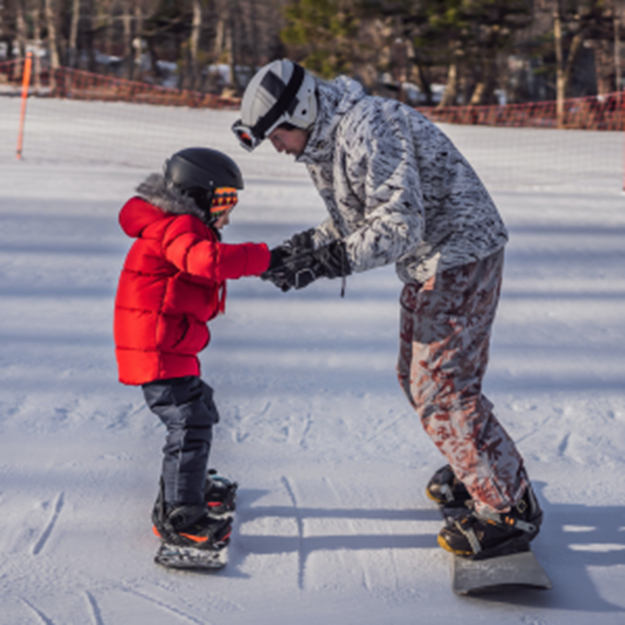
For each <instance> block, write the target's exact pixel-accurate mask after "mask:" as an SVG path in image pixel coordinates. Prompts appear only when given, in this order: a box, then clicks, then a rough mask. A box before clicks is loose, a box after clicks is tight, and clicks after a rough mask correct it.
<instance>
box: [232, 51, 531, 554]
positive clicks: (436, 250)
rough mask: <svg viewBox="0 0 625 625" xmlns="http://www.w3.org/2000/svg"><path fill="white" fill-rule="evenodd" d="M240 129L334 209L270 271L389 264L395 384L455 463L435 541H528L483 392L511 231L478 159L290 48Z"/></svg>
mask: <svg viewBox="0 0 625 625" xmlns="http://www.w3.org/2000/svg"><path fill="white" fill-rule="evenodd" d="M232 129H233V132H234V133H235V134H236V136H237V137H238V139H239V141H240V143H241V145H242V146H243V147H245V148H246V149H248V150H253V149H254V148H255V147H256V146H257V145H258V144H259V143H261V142H262V141H263V140H264V139H269V140H270V141H271V143H272V144H273V146H274V147H275V149H276V150H277V151H278V152H285V153H287V154H291V155H293V156H295V158H296V161H297V162H299V163H304V164H305V165H306V167H307V168H308V171H309V173H310V175H311V178H312V180H313V183H314V184H315V186H316V187H317V190H318V191H319V193H320V195H321V197H322V198H323V200H324V202H325V204H326V207H327V210H328V213H329V217H328V219H327V220H325V221H324V222H323V223H322V224H320V225H319V226H317V227H316V228H312V229H310V230H307V231H305V232H301V233H298V234H295V235H294V236H293V237H292V238H291V239H290V240H288V241H286V242H285V243H284V244H283V245H280V246H278V247H276V248H275V249H273V250H272V251H271V255H272V261H271V265H270V268H269V270H268V271H267V272H266V273H265V274H264V278H265V279H268V280H271V281H272V282H273V283H274V284H275V285H276V286H277V287H279V288H280V289H282V290H283V291H288V290H289V289H292V288H294V289H301V288H304V287H306V286H307V285H309V284H310V283H311V282H313V281H314V280H316V279H318V278H321V277H325V278H339V277H340V278H343V280H344V279H345V277H346V276H348V275H350V274H351V273H352V272H362V271H368V270H370V269H374V268H375V267H380V266H383V265H387V264H389V263H395V266H396V271H397V275H398V276H399V278H400V280H401V281H402V282H403V283H404V287H403V290H402V294H401V298H400V307H401V322H400V332H399V335H400V349H399V359H398V366H397V371H398V378H399V382H400V385H401V387H402V389H403V391H404V392H405V394H406V396H407V398H408V400H409V401H410V403H411V404H412V406H413V407H414V409H415V410H416V411H417V413H418V414H419V417H420V418H421V421H422V424H423V427H424V429H425V431H426V432H427V433H428V435H429V436H430V437H431V439H432V440H433V442H434V444H435V445H436V446H437V447H438V448H439V450H440V451H441V452H442V454H443V455H444V456H445V458H446V460H447V462H448V466H445V467H443V468H442V469H441V470H439V471H437V472H436V473H435V475H434V476H433V478H432V479H431V481H430V482H429V484H428V486H427V494H428V495H429V496H430V497H431V498H432V499H434V500H436V501H438V502H439V503H446V505H457V506H458V508H459V509H460V512H459V513H458V514H454V515H451V516H450V517H449V519H448V521H447V524H446V525H445V527H444V528H443V529H442V530H441V532H440V534H439V538H438V541H439V544H440V545H441V546H442V547H443V548H445V549H447V550H449V551H451V552H453V553H454V554H457V555H459V556H463V557H469V558H476V557H480V558H482V557H488V556H493V555H498V554H501V553H510V552H511V551H515V550H517V549H518V550H523V549H527V545H528V543H529V541H531V540H532V539H533V538H534V537H535V536H536V534H537V533H538V531H539V527H540V524H541V520H542V511H541V509H540V507H539V504H538V502H537V500H536V498H535V496H534V493H533V491H532V487H531V485H530V481H529V479H528V477H527V474H526V471H525V469H524V466H523V460H522V458H521V455H520V454H519V452H518V450H517V448H516V447H515V445H514V442H513V441H512V439H511V438H510V436H509V435H508V434H507V433H506V431H505V430H504V428H503V427H502V425H501V424H500V423H499V421H498V420H497V418H496V417H495V415H494V414H493V405H492V404H491V403H490V402H489V400H488V399H487V398H486V397H485V396H484V394H483V393H482V379H483V376H484V374H485V370H486V364H487V360H488V352H489V339H490V333H491V327H492V324H493V321H494V318H495V311H496V308H497V302H498V298H499V291H500V286H501V278H502V270H503V261H504V246H505V244H506V241H507V238H508V237H507V232H506V228H505V226H504V224H503V222H502V220H501V217H500V215H499V213H498V211H497V208H496V206H495V204H494V203H493V200H492V199H491V197H490V195H489V194H488V192H487V190H486V188H485V187H484V185H483V184H482V182H481V181H480V179H479V178H478V176H477V174H476V173H475V171H474V170H473V169H472V167H471V166H470V165H469V163H468V162H467V160H466V159H465V158H464V157H463V155H462V154H461V153H460V152H459V151H458V150H457V149H456V147H455V146H454V145H453V143H452V142H451V141H450V140H449V138H448V137H447V136H446V135H445V134H444V133H443V132H442V131H441V130H440V129H438V128H437V127H436V126H435V125H434V124H433V123H431V122H430V121H429V120H428V119H427V118H425V117H424V116H423V115H421V114H420V113H419V112H417V111H415V110H413V109H411V108H410V107H408V106H406V105H404V104H402V103H400V102H397V101H395V100H390V99H385V98H380V97H372V96H367V95H366V94H365V93H364V91H363V89H362V87H361V85H360V84H359V83H358V82H356V81H354V80H352V79H350V78H348V77H346V76H340V77H338V78H336V79H335V80H334V81H332V82H326V81H323V80H320V79H318V78H316V77H315V76H313V75H312V74H311V73H309V72H308V71H306V70H304V69H303V68H302V67H301V66H299V65H298V64H296V63H294V62H292V61H290V60H286V59H285V60H278V61H274V62H272V63H269V64H268V65H266V66H265V67H263V68H262V69H260V70H259V71H258V72H257V74H256V75H255V76H254V77H253V78H252V80H251V82H250V83H249V85H248V87H247V88H246V90H245V93H244V95H243V99H242V102H241V119H240V120H239V121H238V122H236V123H235V124H234V125H233V127H232ZM467 499H468V500H469V502H468V505H466V507H465V500H467ZM463 508H464V509H463Z"/></svg>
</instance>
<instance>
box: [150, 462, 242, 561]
mask: <svg viewBox="0 0 625 625" xmlns="http://www.w3.org/2000/svg"><path fill="white" fill-rule="evenodd" d="M208 477H209V479H208V480H207V487H206V491H205V499H206V505H207V506H208V509H209V510H210V516H212V517H214V518H226V517H230V519H231V520H232V522H233V521H234V519H233V517H234V514H233V513H234V510H235V508H236V505H235V500H236V493H237V488H238V484H237V483H236V482H231V481H230V480H228V479H227V478H224V477H220V476H218V475H217V474H216V471H215V470H214V469H211V470H210V471H209V473H208ZM209 485H210V486H209ZM229 543H230V536H227V537H226V538H225V539H224V540H223V541H221V543H220V544H219V545H217V546H216V547H215V549H197V548H195V547H181V546H178V545H171V544H168V543H165V542H162V543H161V545H160V547H159V549H158V551H157V552H156V555H155V556H154V562H156V564H160V565H161V566H164V567H166V568H169V569H181V570H188V571H215V570H219V569H223V568H224V567H225V566H226V564H227V563H228V545H229Z"/></svg>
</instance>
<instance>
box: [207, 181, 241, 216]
mask: <svg viewBox="0 0 625 625" xmlns="http://www.w3.org/2000/svg"><path fill="white" fill-rule="evenodd" d="M237 202H238V196H237V190H236V189H235V188H234V187H218V188H217V189H215V191H214V193H213V198H212V201H211V207H210V212H211V215H219V214H220V213H224V212H225V211H227V210H230V209H231V208H233V207H234V206H236V204H237Z"/></svg>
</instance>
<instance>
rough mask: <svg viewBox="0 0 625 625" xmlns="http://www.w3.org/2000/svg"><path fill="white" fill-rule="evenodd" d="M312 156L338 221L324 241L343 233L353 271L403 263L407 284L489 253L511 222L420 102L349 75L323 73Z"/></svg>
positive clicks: (325, 231)
mask: <svg viewBox="0 0 625 625" xmlns="http://www.w3.org/2000/svg"><path fill="white" fill-rule="evenodd" d="M317 94H318V101H319V110H318V114H317V119H316V121H315V124H314V126H313V128H312V130H311V134H310V137H309V139H308V143H307V145H306V148H305V150H304V151H303V152H302V154H301V155H300V156H299V157H298V158H297V161H298V162H301V163H305V164H306V166H307V168H308V171H309V173H310V175H311V177H312V180H313V182H314V184H315V186H316V187H317V189H318V191H319V193H320V195H321V197H322V198H323V200H324V201H325V204H326V207H327V209H328V212H329V214H330V217H329V219H327V220H326V221H324V222H323V223H322V224H321V225H320V226H318V227H317V228H316V229H315V232H314V238H313V240H314V243H315V247H320V246H322V245H324V244H327V243H329V242H331V241H332V240H335V239H343V240H344V242H345V245H346V249H347V254H348V258H349V262H350V265H351V269H352V271H354V272H362V271H366V270H368V269H372V268H374V267H380V266H382V265H387V264H389V263H392V262H394V263H396V270H397V275H398V276H399V278H400V279H401V280H402V281H403V282H412V281H415V280H416V281H418V282H425V280H427V279H428V278H430V277H431V276H432V275H434V274H436V273H439V272H442V271H445V270H447V269H450V268H451V267H455V266H459V265H464V264H467V263H471V262H474V261H476V260H479V259H482V258H485V257H487V256H489V255H491V254H493V253H494V252H496V251H497V250H499V249H500V248H502V247H503V246H504V245H505V243H506V241H507V238H508V235H507V231H506V228H505V226H504V224H503V221H502V220H501V217H500V216H499V213H498V211H497V208H496V207H495V204H494V202H493V200H492V199H491V197H490V195H489V193H488V191H487V190H486V188H485V187H484V185H483V184H482V182H481V181H480V179H479V178H478V176H477V174H476V173H475V171H474V170H473V168H472V167H471V166H470V165H469V163H468V162H467V161H466V159H465V158H464V157H463V156H462V154H460V152H459V151H458V150H457V149H456V147H455V146H454V145H453V143H452V142H451V141H450V140H449V139H448V138H447V136H446V135H445V134H444V133H443V132H441V131H440V130H439V129H438V128H437V127H436V126H435V125H434V124H433V123H432V122H430V121H429V120H428V119H427V118H425V117H424V116H423V115H421V114H420V113H419V112H417V111H415V110H414V109H412V108H410V107H408V106H406V105H404V104H402V103H400V102H397V101H395V100H390V99H386V98H380V97H374V96H367V95H365V93H364V91H363V89H362V87H361V86H360V84H359V83H357V82H356V81H354V80H352V79H350V78H348V77H346V76H340V77H339V78H337V79H335V80H334V81H332V82H325V81H321V80H319V81H318V85H317Z"/></svg>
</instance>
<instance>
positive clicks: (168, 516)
mask: <svg viewBox="0 0 625 625" xmlns="http://www.w3.org/2000/svg"><path fill="white" fill-rule="evenodd" d="M163 491H164V484H163V480H162V479H161V485H160V489H159V493H158V497H157V498H156V502H155V504H154V508H153V509H152V523H153V527H152V529H153V531H154V533H155V534H156V535H157V536H158V537H159V538H160V539H161V540H162V541H163V542H164V543H166V544H168V545H175V546H178V547H194V548H196V549H210V550H214V551H216V550H219V549H223V548H224V547H225V546H226V545H227V544H228V542H229V540H230V534H231V532H232V517H230V516H225V515H223V514H222V515H219V516H213V515H211V514H210V511H209V508H208V506H207V505H202V504H200V505H184V504H183V505H180V506H174V507H169V506H167V505H166V504H165V498H164V496H163Z"/></svg>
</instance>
